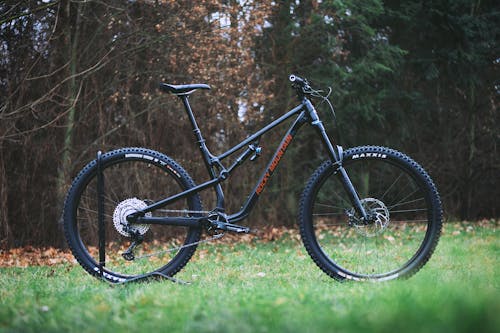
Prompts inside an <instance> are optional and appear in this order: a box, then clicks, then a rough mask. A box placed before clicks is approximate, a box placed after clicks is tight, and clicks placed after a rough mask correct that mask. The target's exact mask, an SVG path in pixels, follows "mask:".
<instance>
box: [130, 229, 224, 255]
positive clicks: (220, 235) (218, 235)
mask: <svg viewBox="0 0 500 333" xmlns="http://www.w3.org/2000/svg"><path fill="white" fill-rule="evenodd" d="M224 235H225V233H220V234H216V235H215V236H213V237H210V238H207V239H202V240H199V241H197V242H194V243H189V244H184V245H181V246H177V247H172V248H170V249H166V250H162V251H157V252H154V253H149V254H145V255H142V256H140V257H135V259H144V258H149V257H153V256H156V255H158V254H163V253H167V252H173V251H176V250H182V249H185V248H187V247H191V246H195V245H198V244H203V243H208V242H211V241H214V240H217V239H219V238H222V237H223V236H224Z"/></svg>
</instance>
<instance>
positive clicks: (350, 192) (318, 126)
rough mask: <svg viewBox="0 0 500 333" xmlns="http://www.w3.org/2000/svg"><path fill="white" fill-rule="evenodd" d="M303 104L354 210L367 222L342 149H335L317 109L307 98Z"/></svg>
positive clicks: (366, 216) (339, 147) (337, 147)
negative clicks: (344, 165)
mask: <svg viewBox="0 0 500 333" xmlns="http://www.w3.org/2000/svg"><path fill="white" fill-rule="evenodd" d="M302 103H303V105H304V106H305V107H306V109H307V110H308V111H309V117H310V121H311V122H310V123H311V125H312V126H313V127H314V128H315V130H316V132H317V133H318V134H319V136H320V137H321V141H322V142H323V145H324V146H325V148H326V150H327V151H328V155H329V157H330V160H332V161H333V162H334V164H335V165H337V171H336V175H337V177H338V178H339V180H340V182H341V183H342V186H343V187H344V190H345V191H346V192H347V196H348V197H349V200H350V202H351V204H352V205H353V206H354V209H355V210H356V212H357V213H358V214H359V216H361V217H362V218H363V220H364V221H367V220H368V215H367V213H366V210H365V208H364V207H363V205H362V204H361V199H360V198H359V195H358V192H357V191H356V189H355V188H354V185H353V184H352V182H351V179H350V178H349V176H348V175H347V171H346V170H345V168H344V167H343V165H342V159H343V156H342V155H343V153H342V147H341V146H336V148H334V146H333V144H332V142H331V140H330V138H329V137H328V134H327V133H326V130H325V126H324V125H323V122H322V121H321V120H320V119H319V117H318V113H317V112H316V109H315V108H314V106H313V105H312V103H311V101H309V99H307V98H304V100H303V102H302Z"/></svg>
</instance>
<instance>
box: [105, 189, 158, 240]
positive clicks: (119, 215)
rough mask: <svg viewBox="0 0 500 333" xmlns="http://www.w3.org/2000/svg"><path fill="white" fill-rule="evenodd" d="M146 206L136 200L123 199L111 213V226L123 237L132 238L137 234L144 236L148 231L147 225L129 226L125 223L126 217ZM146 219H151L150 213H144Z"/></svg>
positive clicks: (129, 224)
mask: <svg viewBox="0 0 500 333" xmlns="http://www.w3.org/2000/svg"><path fill="white" fill-rule="evenodd" d="M147 206H148V205H147V204H146V203H145V202H144V201H142V200H140V199H137V198H130V199H125V200H123V201H122V202H120V203H119V204H118V205H117V206H116V208H115V211H114V213H113V224H114V226H115V229H116V230H117V231H118V232H119V233H120V234H122V235H123V236H125V237H132V235H133V234H136V233H139V234H140V235H144V234H145V233H146V232H147V231H148V230H149V227H150V225H149V224H131V223H129V222H128V221H127V216H128V215H130V214H132V213H135V212H137V211H139V210H142V209H144V208H146V207H147ZM145 216H146V217H151V213H146V215H145Z"/></svg>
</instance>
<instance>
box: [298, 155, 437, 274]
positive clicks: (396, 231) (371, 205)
mask: <svg viewBox="0 0 500 333" xmlns="http://www.w3.org/2000/svg"><path fill="white" fill-rule="evenodd" d="M343 167H344V168H345V170H346V171H347V174H348V176H349V178H350V180H351V182H352V184H353V185H354V188H355V189H356V191H357V193H358V195H359V197H360V199H361V204H362V205H363V207H364V209H365V210H366V212H367V214H369V215H370V216H372V218H371V219H369V220H368V221H365V220H363V219H362V218H361V217H360V216H359V214H358V213H357V212H356V210H355V209H354V207H353V204H352V203H351V201H350V200H349V198H348V196H347V194H346V192H345V191H344V187H343V184H342V183H341V181H340V177H339V176H338V174H337V172H336V171H337V167H336V166H335V165H334V164H333V163H332V162H331V161H327V162H325V163H323V164H322V165H321V166H320V167H319V168H318V169H317V170H316V171H315V172H314V174H313V175H312V176H311V178H310V180H309V182H308V183H307V185H306V188H305V190H304V192H303V194H302V197H301V200H300V215H299V224H300V232H301V237H302V240H303V242H304V245H305V247H306V249H307V251H308V253H309V255H310V256H311V257H312V259H313V260H314V262H315V263H316V264H317V265H318V266H319V267H320V268H321V269H322V270H323V271H324V272H325V273H327V274H328V275H330V276H331V277H333V278H336V279H339V280H345V279H351V280H390V279H395V278H398V277H408V276H411V275H412V274H414V273H415V272H417V271H418V270H419V269H420V268H421V267H422V266H423V265H424V264H425V263H426V262H427V261H428V260H429V258H430V257H431V255H432V253H433V251H434V249H435V248H436V245H437V242H438V240H439V237H440V233H441V227H442V209H441V202H440V199H439V195H438V192H437V190H436V187H435V185H434V184H433V182H432V180H431V178H430V177H429V176H428V174H427V173H426V172H425V171H424V169H423V168H422V167H421V166H420V165H418V164H417V163H416V162H415V161H413V160H412V159H411V158H409V157H408V156H406V155H404V154H402V153H400V152H398V151H395V150H392V149H388V148H384V147H373V146H363V147H356V148H352V149H349V150H347V151H345V152H344V156H343Z"/></svg>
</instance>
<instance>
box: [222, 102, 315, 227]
mask: <svg viewBox="0 0 500 333" xmlns="http://www.w3.org/2000/svg"><path fill="white" fill-rule="evenodd" d="M305 122H306V115H305V112H304V111H303V112H301V113H300V115H299V116H298V117H297V119H296V120H295V122H294V123H293V124H292V126H291V127H290V129H289V130H288V131H287V132H286V134H285V136H284V137H283V139H282V140H281V143H280V145H279V146H278V149H276V152H275V153H274V155H273V158H272V159H271V161H270V162H269V164H268V165H267V167H266V169H265V171H264V173H263V174H262V176H261V177H260V179H259V182H258V183H257V185H256V186H255V188H254V190H253V191H252V193H251V194H250V195H249V197H248V199H247V201H246V202H245V204H244V206H243V208H242V209H241V210H240V211H239V212H238V213H236V214H233V215H229V216H228V222H230V223H233V222H238V221H241V220H243V219H244V218H246V217H247V216H248V215H249V214H250V211H251V210H252V208H253V207H254V206H255V204H256V203H257V200H258V199H259V196H260V195H261V193H262V191H263V190H264V188H265V187H266V185H267V184H268V182H269V180H270V179H271V177H272V175H273V173H274V170H276V167H277V166H278V164H279V163H280V161H281V158H282V157H283V155H284V154H285V152H286V150H287V148H288V146H289V145H290V143H291V142H292V140H293V138H294V136H295V134H296V133H297V131H298V130H299V128H300V127H301V126H302V125H303V124H304V123H305Z"/></svg>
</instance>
